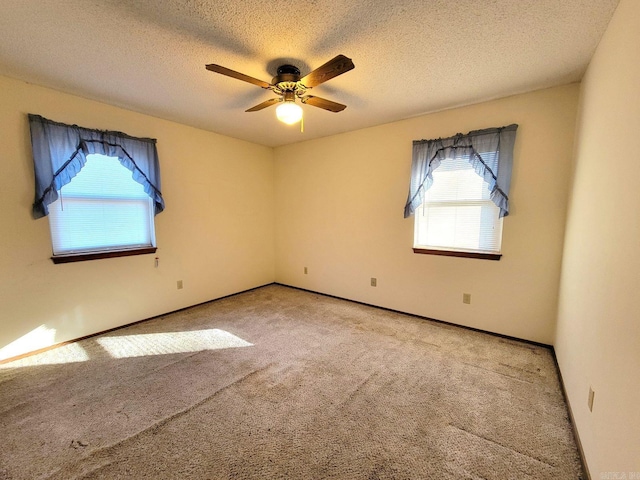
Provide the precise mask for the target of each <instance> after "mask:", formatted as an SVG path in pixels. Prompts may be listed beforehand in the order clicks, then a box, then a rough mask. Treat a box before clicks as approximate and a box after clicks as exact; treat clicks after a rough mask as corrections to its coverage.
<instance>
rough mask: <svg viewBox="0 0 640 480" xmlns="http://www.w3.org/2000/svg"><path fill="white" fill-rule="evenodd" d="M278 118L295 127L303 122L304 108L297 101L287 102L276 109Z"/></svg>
mask: <svg viewBox="0 0 640 480" xmlns="http://www.w3.org/2000/svg"><path fill="white" fill-rule="evenodd" d="M276 117H278V120H280V121H281V122H284V123H286V124H287V125H293V124H294V123H298V122H299V121H300V120H302V107H300V105H298V104H297V103H295V101H290V100H286V101H284V102H282V103H281V104H280V105H278V106H277V107H276Z"/></svg>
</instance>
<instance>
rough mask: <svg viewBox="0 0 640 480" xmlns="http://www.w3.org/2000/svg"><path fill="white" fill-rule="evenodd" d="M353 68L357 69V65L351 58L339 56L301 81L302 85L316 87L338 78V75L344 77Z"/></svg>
mask: <svg viewBox="0 0 640 480" xmlns="http://www.w3.org/2000/svg"><path fill="white" fill-rule="evenodd" d="M353 68H355V65H354V64H353V62H352V61H351V59H350V58H347V57H345V56H344V55H338V56H337V57H335V58H333V59H331V60H329V61H328V62H327V63H325V64H324V65H322V66H320V67H318V68H316V69H315V70H314V71H313V72H311V73H309V74H308V75H306V76H305V77H303V78H302V79H300V83H302V84H303V85H304V86H305V87H309V88H310V87H315V86H317V85H320V84H321V83H324V82H326V81H327V80H331V79H332V78H334V77H337V76H338V75H342V74H343V73H346V72H348V71H349V70H351V69H353Z"/></svg>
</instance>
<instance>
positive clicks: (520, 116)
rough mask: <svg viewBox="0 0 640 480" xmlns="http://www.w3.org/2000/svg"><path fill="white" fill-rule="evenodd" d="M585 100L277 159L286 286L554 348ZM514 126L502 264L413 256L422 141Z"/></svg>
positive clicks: (326, 145) (374, 131)
mask: <svg viewBox="0 0 640 480" xmlns="http://www.w3.org/2000/svg"><path fill="white" fill-rule="evenodd" d="M578 91H579V87H578V85H568V86H563V87H558V88H553V89H547V90H542V91H537V92H533V93H529V94H525V95H518V96H513V97H509V98H504V99H501V100H497V101H492V102H487V103H482V104H478V105H473V106H469V107H464V108H459V109H455V110H449V111H444V112H440V113H435V114H432V115H426V116H422V117H419V118H414V119H410V120H406V121H401V122H396V123H392V124H388V125H382V126H378V127H373V128H368V129H364V130H359V131H355V132H351V133H346V134H342V135H335V136H332V137H327V138H324V139H319V140H313V141H308V142H303V143H298V144H294V145H289V146H285V147H279V148H277V149H276V150H275V158H276V189H275V190H276V281H278V282H281V283H283V284H287V285H293V286H297V287H302V288H306V289H310V290H315V291H318V292H323V293H327V294H331V295H336V296H340V297H344V298H348V299H353V300H357V301H361V302H366V303H370V304H374V305H379V306H384V307H387V308H392V309H397V310H401V311H404V312H410V313H415V314H419V315H423V316H427V317H432V318H436V319H440V320H445V321H448V322H453V323H456V324H460V325H467V326H470V327H475V328H480V329H483V330H488V331H492V332H498V333H501V334H506V335H512V336H515V337H520V338H525V339H529V340H534V341H538V342H543V343H547V344H551V343H552V341H553V338H554V332H555V319H556V313H557V299H558V284H559V275H560V262H561V253H562V242H563V234H564V226H565V216H566V203H567V188H568V185H569V175H570V166H571V155H572V148H573V135H574V128H575V117H576V108H577V101H578ZM510 123H518V124H519V125H520V127H519V129H518V134H517V139H516V145H515V152H514V154H515V163H514V171H513V181H512V191H511V205H512V209H511V215H510V216H509V217H507V218H506V219H505V221H504V236H503V254H504V256H503V258H502V260H501V261H499V262H495V261H488V260H474V259H466V258H452V257H441V256H432V255H417V254H414V253H413V251H412V245H413V219H412V218H411V219H403V216H402V212H403V209H404V203H405V200H406V197H407V189H408V185H409V172H410V167H411V146H412V143H411V142H412V140H415V139H421V138H437V137H446V136H451V135H454V134H455V133H458V132H463V133H466V132H468V131H469V130H474V129H480V128H485V127H496V126H501V125H508V124H510ZM305 266H306V267H308V272H309V273H308V274H307V275H305V274H304V273H303V269H304V267H305ZM371 277H376V278H377V280H378V286H377V287H375V288H374V287H371V286H370V278H371ZM464 292H466V293H471V295H472V302H471V305H465V304H463V303H462V294H463V293H464Z"/></svg>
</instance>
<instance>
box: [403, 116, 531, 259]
mask: <svg viewBox="0 0 640 480" xmlns="http://www.w3.org/2000/svg"><path fill="white" fill-rule="evenodd" d="M517 128H518V125H515V124H513V125H508V126H506V127H499V128H488V129H485V130H476V131H472V132H469V133H468V134H466V135H463V134H461V133H459V134H457V135H455V136H453V137H449V138H438V139H435V140H416V141H414V142H413V160H412V163H411V179H410V184H409V195H408V197H407V203H406V205H405V208H404V216H405V218H407V217H410V216H411V215H415V220H414V222H415V223H414V245H413V251H414V252H415V253H427V254H434V255H449V256H456V257H471V258H482V259H489V260H500V257H501V253H500V251H501V244H502V223H503V217H505V216H507V215H509V187H510V185H511V170H512V166H513V148H514V144H515V139H516V130H517Z"/></svg>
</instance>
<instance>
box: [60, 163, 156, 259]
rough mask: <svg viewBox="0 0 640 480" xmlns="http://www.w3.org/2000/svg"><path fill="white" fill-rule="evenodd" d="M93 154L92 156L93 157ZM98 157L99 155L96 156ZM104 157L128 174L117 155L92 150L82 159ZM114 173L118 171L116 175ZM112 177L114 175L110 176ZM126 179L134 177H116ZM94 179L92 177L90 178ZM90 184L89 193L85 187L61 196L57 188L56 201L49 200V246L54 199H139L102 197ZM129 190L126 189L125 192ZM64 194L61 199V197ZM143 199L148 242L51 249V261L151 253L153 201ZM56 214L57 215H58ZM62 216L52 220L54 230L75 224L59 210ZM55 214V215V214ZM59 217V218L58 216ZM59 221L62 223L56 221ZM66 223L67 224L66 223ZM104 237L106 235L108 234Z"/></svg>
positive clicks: (102, 194)
mask: <svg viewBox="0 0 640 480" xmlns="http://www.w3.org/2000/svg"><path fill="white" fill-rule="evenodd" d="M93 157H95V158H93ZM100 157H102V158H100ZM105 160H109V161H111V162H118V163H112V167H111V168H113V166H115V165H117V167H116V168H118V167H120V168H123V169H124V170H125V171H126V172H127V173H128V174H130V172H129V170H128V169H126V167H124V166H123V165H122V164H120V163H119V159H118V157H114V156H110V155H104V154H100V153H94V154H89V155H87V156H86V161H87V162H89V161H92V162H101V161H105ZM84 168H89V167H88V165H85V167H83V170H81V171H80V172H78V173H79V174H80V175H81V174H82V172H83V171H84ZM109 173H114V172H109ZM116 175H118V174H116ZM75 178H77V177H74V178H73V179H72V180H71V182H69V184H68V185H71V184H72V183H73V181H74V180H75ZM114 178H117V176H116V177H114ZM125 178H126V179H127V181H131V182H135V180H134V179H133V178H132V177H131V176H130V175H126V176H123V177H122V178H120V180H124V179H125ZM94 179H95V173H94ZM94 181H95V180H94ZM135 184H136V185H138V186H139V184H138V183H137V182H136V183H135ZM90 186H91V191H90V192H89V190H86V191H84V192H81V193H79V194H78V193H72V194H68V193H67V194H66V195H63V193H62V190H60V191H59V195H60V197H59V199H58V200H56V202H53V203H51V204H50V205H49V215H48V217H49V229H50V234H51V241H52V246H54V247H55V244H56V242H54V223H52V222H54V216H53V215H52V213H53V212H54V211H55V210H52V207H53V206H54V205H56V203H57V202H58V201H60V202H61V204H63V203H62V202H67V203H68V202H69V201H70V200H72V199H76V200H78V199H79V200H81V201H84V202H90V203H93V202H97V203H98V205H100V204H101V202H103V201H109V200H111V201H114V200H115V201H132V200H134V201H135V200H140V198H135V197H131V196H130V195H126V194H121V195H118V196H115V197H110V196H105V195H104V193H103V192H100V191H93V188H95V187H98V188H99V187H100V186H98V185H96V184H95V183H94V184H90ZM117 186H118V187H120V186H121V185H120V184H118V185H117ZM122 189H126V187H124V186H122ZM129 193H130V192H129ZM63 197H64V200H63ZM144 200H145V202H146V203H147V208H148V209H149V210H148V214H149V215H150V217H149V227H150V228H151V230H150V238H149V240H150V241H149V243H148V244H146V243H145V244H133V243H132V244H128V245H127V244H124V245H116V246H111V247H102V248H100V247H96V248H94V249H92V248H84V249H77V250H70V251H66V252H60V253H56V252H55V248H54V252H53V255H52V256H51V260H52V261H53V263H55V264H58V263H70V262H80V261H86V260H97V259H102V258H114V257H125V256H133V255H145V254H151V253H155V252H156V250H157V247H156V237H155V218H154V216H153V203H152V200H151V199H150V198H149V197H148V196H145V197H144ZM62 212H64V208H63V209H62ZM58 215H60V214H58ZM61 215H62V219H56V220H55V224H56V228H55V230H56V231H59V228H60V226H63V227H64V226H69V227H71V228H73V226H74V225H76V228H77V224H74V222H72V221H71V220H70V219H69V218H67V219H64V213H61ZM55 217H57V215H56V216H55ZM58 218H59V217H58ZM60 222H62V223H60ZM68 222H70V223H68ZM102 238H104V237H102ZM106 238H109V237H108V235H107V237H106Z"/></svg>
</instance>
